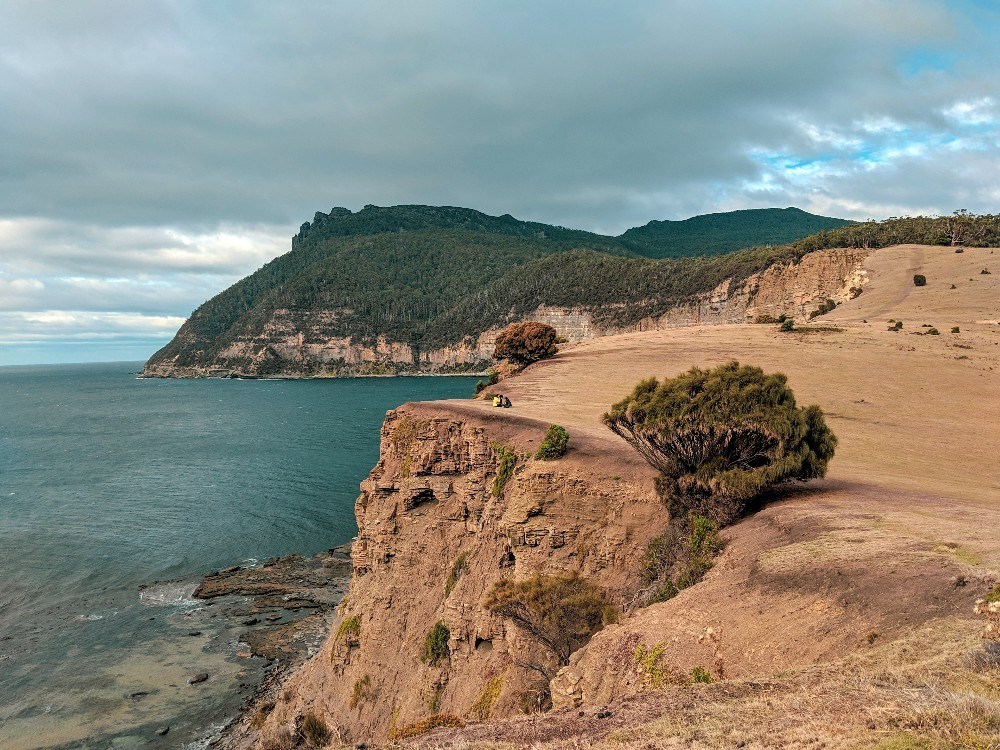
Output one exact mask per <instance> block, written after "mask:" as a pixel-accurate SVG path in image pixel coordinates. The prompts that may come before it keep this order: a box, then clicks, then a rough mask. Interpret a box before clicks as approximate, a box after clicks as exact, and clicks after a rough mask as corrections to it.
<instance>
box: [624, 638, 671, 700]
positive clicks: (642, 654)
mask: <svg viewBox="0 0 1000 750" xmlns="http://www.w3.org/2000/svg"><path fill="white" fill-rule="evenodd" d="M666 648H667V644H665V643H654V644H653V645H652V646H647V645H646V644H644V643H640V644H639V645H638V646H636V647H635V654H634V656H635V667H636V670H637V671H638V672H639V674H640V675H642V681H643V682H644V683H645V684H646V686H647V687H651V688H653V689H656V690H659V689H660V688H664V687H666V686H667V685H671V684H676V683H678V682H682V680H678V679H677V676H676V675H675V674H673V673H672V672H671V671H670V670H669V669H667V668H666V667H664V666H663V664H662V657H663V652H664V651H665V650H666Z"/></svg>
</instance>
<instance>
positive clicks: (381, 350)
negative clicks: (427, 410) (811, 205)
mask: <svg viewBox="0 0 1000 750" xmlns="http://www.w3.org/2000/svg"><path fill="white" fill-rule="evenodd" d="M870 253H871V251H870V250H863V249H857V248H838V249H833V250H819V251H816V252H812V253H809V254H807V255H805V256H803V257H802V258H801V259H800V260H799V261H798V262H797V263H789V264H784V265H776V266H772V267H770V268H768V269H766V270H764V271H762V272H760V273H756V274H753V275H751V276H750V277H749V278H747V279H746V280H744V281H742V282H738V283H734V282H732V281H730V280H726V281H724V282H722V283H721V284H720V285H719V286H717V287H716V288H715V289H713V290H712V291H711V292H708V293H706V294H701V295H698V296H697V297H695V298H694V299H692V300H690V301H689V302H686V303H684V304H681V305H678V306H677V307H674V308H672V309H670V310H668V311H667V312H666V313H664V314H663V315H661V316H658V317H655V318H646V319H643V320H641V321H639V322H638V323H636V324H634V325H630V326H625V327H605V326H601V325H600V324H599V323H598V322H597V319H598V318H599V316H595V312H597V311H595V310H592V309H586V308H582V307H580V308H562V307H550V306H546V305H542V306H540V307H538V308H537V309H536V310H534V311H533V312H532V314H531V315H529V316H527V319H528V320H535V321H538V322H541V323H547V324H549V325H551V326H552V327H554V328H555V329H556V331H557V332H558V334H559V335H560V336H562V337H564V338H566V339H568V340H569V341H583V340H586V339H591V338H595V337H597V336H606V335H611V334H616V333H626V332H631V331H651V330H658V329H661V328H671V327H676V326H688V325H702V324H714V323H743V322H753V321H754V320H755V319H757V318H758V317H761V316H771V317H774V318H777V317H778V316H780V315H787V316H789V317H792V318H794V319H797V320H803V319H805V318H807V317H808V315H809V313H810V312H812V311H813V310H815V309H816V308H817V306H818V305H819V304H820V303H822V302H824V301H826V300H827V299H833V300H834V301H836V302H843V301H846V300H848V299H850V298H851V297H852V295H855V294H857V293H859V292H858V291H857V290H861V289H863V287H864V285H865V283H866V280H867V279H866V275H865V272H864V270H863V268H862V263H863V261H864V259H865V258H866V257H867V256H868V255H869V254H870ZM336 314H337V313H336V311H331V310H315V311H310V312H308V313H301V312H293V311H291V310H287V309H279V310H276V311H275V312H274V314H273V315H272V316H271V318H270V319H269V320H268V321H266V322H265V323H264V324H263V325H262V326H261V327H260V329H259V330H257V331H256V332H255V333H254V334H252V335H248V336H243V337H240V338H238V339H236V340H235V341H233V342H232V343H231V344H230V345H229V346H228V347H226V349H225V350H223V351H222V352H221V353H220V354H219V356H218V357H217V358H216V360H215V361H214V362H212V363H211V364H208V365H197V366H181V365H179V364H178V363H177V360H176V358H173V359H170V358H168V359H161V360H156V361H150V362H149V363H147V365H146V367H145V368H144V370H143V374H144V375H145V376H147V377H261V376H270V377H336V376H344V375H381V374H399V373H407V372H431V373H449V372H476V371H481V370H483V369H485V368H486V367H488V366H489V365H490V364H492V362H493V360H492V356H493V344H494V340H495V338H496V334H497V333H498V332H499V330H500V329H499V328H491V329H488V330H486V331H483V332H482V333H480V334H479V335H478V336H477V337H476V338H471V337H469V338H466V339H465V340H464V341H461V342H458V343H455V344H452V345H448V346H443V347H439V348H436V349H429V350H426V351H416V350H414V349H413V348H411V347H410V346H409V345H407V344H404V343H401V342H397V341H389V340H387V339H386V338H385V337H378V338H377V339H375V340H372V341H360V340H356V339H355V338H353V337H343V336H330V335H329V334H327V333H326V332H325V331H326V330H327V329H328V328H329V325H330V323H331V321H332V320H333V319H334V318H335V317H336Z"/></svg>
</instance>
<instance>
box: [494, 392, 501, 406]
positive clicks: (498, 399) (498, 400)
mask: <svg viewBox="0 0 1000 750" xmlns="http://www.w3.org/2000/svg"><path fill="white" fill-rule="evenodd" d="M493 406H494V408H497V409H499V408H500V407H501V406H503V396H501V395H500V394H499V393H498V394H496V395H495V396H493Z"/></svg>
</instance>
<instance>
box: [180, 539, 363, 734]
mask: <svg viewBox="0 0 1000 750" xmlns="http://www.w3.org/2000/svg"><path fill="white" fill-rule="evenodd" d="M350 550H351V542H348V543H346V544H342V545H338V546H337V547H331V548H330V549H329V550H328V551H327V552H325V553H322V552H321V553H317V554H315V555H312V556H309V557H303V556H302V555H300V554H297V553H296V554H292V555H287V556H285V557H280V558H274V559H271V560H267V561H265V562H264V563H262V564H260V565H256V566H247V567H243V566H232V567H229V568H223V569H222V570H218V571H212V572H209V573H207V574H206V575H205V576H204V577H203V578H202V580H201V583H200V584H199V585H198V587H197V588H196V590H195V592H194V594H193V596H194V598H195V599H197V600H199V601H201V602H203V609H213V612H212V614H211V615H209V616H210V617H212V618H215V617H217V616H222V617H227V618H232V619H236V620H240V621H241V624H242V625H243V626H244V627H245V628H247V629H246V630H245V631H244V632H243V633H242V634H241V635H240V636H239V639H238V641H237V645H238V646H240V647H241V648H240V649H239V650H238V651H236V653H235V656H236V657H237V658H242V659H246V660H249V659H259V660H263V661H262V664H261V666H260V668H259V669H260V672H259V675H258V680H257V681H253V680H250V681H245V682H242V683H240V692H241V693H244V695H243V700H242V705H241V707H240V709H239V711H238V712H237V713H236V715H235V716H232V717H231V718H229V719H227V720H226V721H225V723H224V724H222V725H216V726H213V727H212V731H211V732H210V734H208V735H207V736H205V737H204V738H203V740H202V742H203V744H204V746H205V747H213V748H215V747H219V748H230V747H239V746H241V745H240V744H239V742H240V740H241V739H242V738H243V736H244V735H245V734H246V732H245V729H246V727H247V726H248V725H249V724H250V723H251V721H252V717H253V715H254V712H255V711H257V710H258V707H259V706H261V705H262V704H265V703H266V702H267V701H268V700H270V699H272V698H273V696H274V695H276V694H277V693H278V691H279V690H280V689H281V687H282V685H283V683H284V681H285V679H286V678H287V677H288V676H289V675H290V674H293V673H294V672H295V671H296V670H297V669H298V668H299V667H301V666H302V665H303V664H305V662H306V661H307V660H308V659H309V658H310V657H311V656H313V655H314V654H315V653H316V650H317V649H318V647H319V646H320V644H321V643H322V642H323V640H325V638H326V636H327V634H328V632H329V628H330V626H331V624H332V623H333V621H334V619H335V617H336V610H337V606H338V605H339V603H340V601H341V599H342V598H343V597H344V595H345V594H346V591H347V587H348V585H349V583H350V576H351V562H350ZM196 677H197V676H196ZM244 691H245V692H244ZM241 729H242V730H244V731H243V732H241V731H240V730H241Z"/></svg>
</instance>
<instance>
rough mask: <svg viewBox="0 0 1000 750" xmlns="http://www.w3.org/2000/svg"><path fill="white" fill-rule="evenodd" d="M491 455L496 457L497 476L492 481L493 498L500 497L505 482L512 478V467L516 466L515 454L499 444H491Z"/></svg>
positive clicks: (510, 449)
mask: <svg viewBox="0 0 1000 750" xmlns="http://www.w3.org/2000/svg"><path fill="white" fill-rule="evenodd" d="M491 447H492V448H493V453H494V454H495V455H496V457H497V475H496V477H495V478H494V479H493V496H494V497H500V496H501V495H502V494H503V488H504V487H506V486H507V482H508V481H509V480H510V478H511V477H512V476H514V467H515V466H517V453H515V452H514V450H513V449H512V448H508V447H507V446H506V445H500V444H499V443H493V444H492V446H491Z"/></svg>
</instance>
